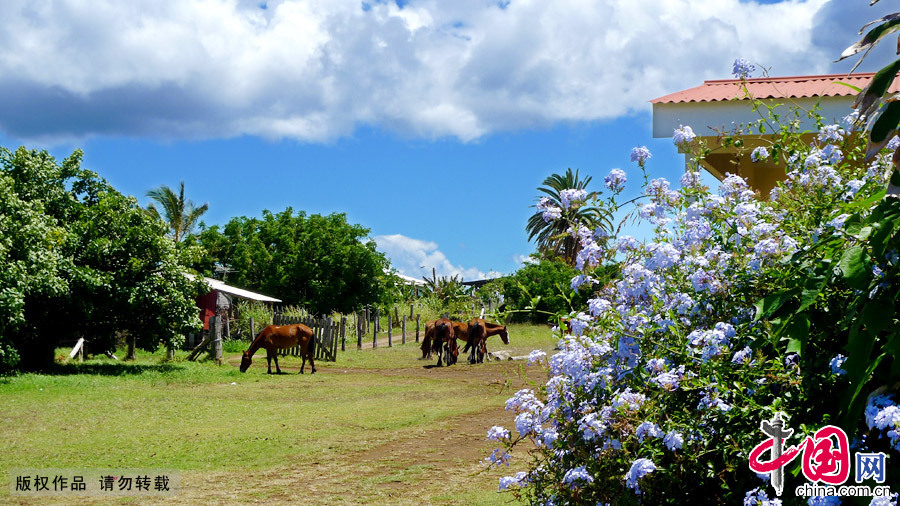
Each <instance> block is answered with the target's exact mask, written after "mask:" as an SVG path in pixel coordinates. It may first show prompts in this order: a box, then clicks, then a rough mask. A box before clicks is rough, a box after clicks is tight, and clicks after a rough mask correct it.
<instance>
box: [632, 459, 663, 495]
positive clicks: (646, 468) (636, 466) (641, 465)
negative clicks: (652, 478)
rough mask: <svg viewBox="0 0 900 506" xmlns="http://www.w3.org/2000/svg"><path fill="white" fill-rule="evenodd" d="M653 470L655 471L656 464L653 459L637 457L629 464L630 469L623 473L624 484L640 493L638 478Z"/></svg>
mask: <svg viewBox="0 0 900 506" xmlns="http://www.w3.org/2000/svg"><path fill="white" fill-rule="evenodd" d="M653 471H656V464H654V463H653V461H651V460H650V459H645V458H640V459H637V460H635V461H634V462H633V463H632V464H631V469H629V470H628V472H627V473H625V485H626V486H627V487H628V488H630V489H632V490H634V492H635V493H636V494H640V493H641V489H640V487H639V486H638V480H640V479H641V478H643V477H644V476H647V475H648V474H650V473H652V472H653Z"/></svg>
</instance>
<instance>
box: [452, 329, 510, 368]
mask: <svg viewBox="0 0 900 506" xmlns="http://www.w3.org/2000/svg"><path fill="white" fill-rule="evenodd" d="M497 334H499V335H500V339H502V340H503V344H509V332H508V331H507V329H506V325H498V324H496V323H490V322H486V321H484V320H483V319H482V318H472V319H471V320H469V339H468V341H467V342H466V347H465V348H464V349H463V353H465V352H466V351H469V363H470V364H476V363H478V364H481V363H483V362H484V356H485V355H487V338H488V337H490V336H493V335H497ZM476 355H477V358H476Z"/></svg>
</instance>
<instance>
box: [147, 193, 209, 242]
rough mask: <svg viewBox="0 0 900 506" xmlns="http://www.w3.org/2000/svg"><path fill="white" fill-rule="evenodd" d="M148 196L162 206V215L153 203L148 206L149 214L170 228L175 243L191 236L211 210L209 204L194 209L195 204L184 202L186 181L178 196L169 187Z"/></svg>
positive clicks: (188, 201)
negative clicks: (208, 210)
mask: <svg viewBox="0 0 900 506" xmlns="http://www.w3.org/2000/svg"><path fill="white" fill-rule="evenodd" d="M147 196H148V197H150V198H151V199H153V200H155V201H156V203H158V204H159V205H160V207H161V208H162V215H160V212H159V210H158V209H157V208H156V206H154V205H153V203H150V204H149V205H148V206H147V213H149V214H150V215H151V216H153V217H155V218H157V219H159V220H162V221H163V222H164V223H165V224H166V225H168V226H169V230H170V231H171V232H172V238H173V239H175V242H179V241H181V240H182V239H184V238H185V236H187V235H189V234H190V233H191V230H192V229H193V228H194V225H195V224H196V223H197V220H198V219H199V218H200V216H202V215H203V213H205V212H206V211H207V209H209V203H206V204H203V205H202V206H200V207H194V203H193V202H191V201H190V200H187V201H186V200H184V181H182V182H181V187H180V189H179V191H178V194H177V195H176V194H175V192H173V191H172V189H171V188H169V187H168V186H167V185H162V186H160V187H159V188H156V189H154V190H150V191H148V192H147Z"/></svg>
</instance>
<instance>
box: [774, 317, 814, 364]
mask: <svg viewBox="0 0 900 506" xmlns="http://www.w3.org/2000/svg"><path fill="white" fill-rule="evenodd" d="M778 334H779V335H782V336H784V337H783V338H782V340H784V339H787V341H788V345H787V353H797V354H798V355H800V356H801V357H802V356H803V354H804V353H805V352H806V342H807V341H808V340H809V316H807V315H806V314H805V313H800V314H795V315H792V316H791V318H790V319H789V320H788V321H787V323H785V324H784V326H783V327H782V328H781V329H780V330H779V332H778Z"/></svg>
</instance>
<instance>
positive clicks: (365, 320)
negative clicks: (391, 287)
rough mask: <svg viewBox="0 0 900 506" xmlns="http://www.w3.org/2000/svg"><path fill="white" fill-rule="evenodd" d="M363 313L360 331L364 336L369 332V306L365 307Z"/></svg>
mask: <svg viewBox="0 0 900 506" xmlns="http://www.w3.org/2000/svg"><path fill="white" fill-rule="evenodd" d="M363 312H364V313H365V315H364V316H365V318H363V326H362V331H363V334H365V333H367V332H369V306H366V307H365V309H363Z"/></svg>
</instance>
